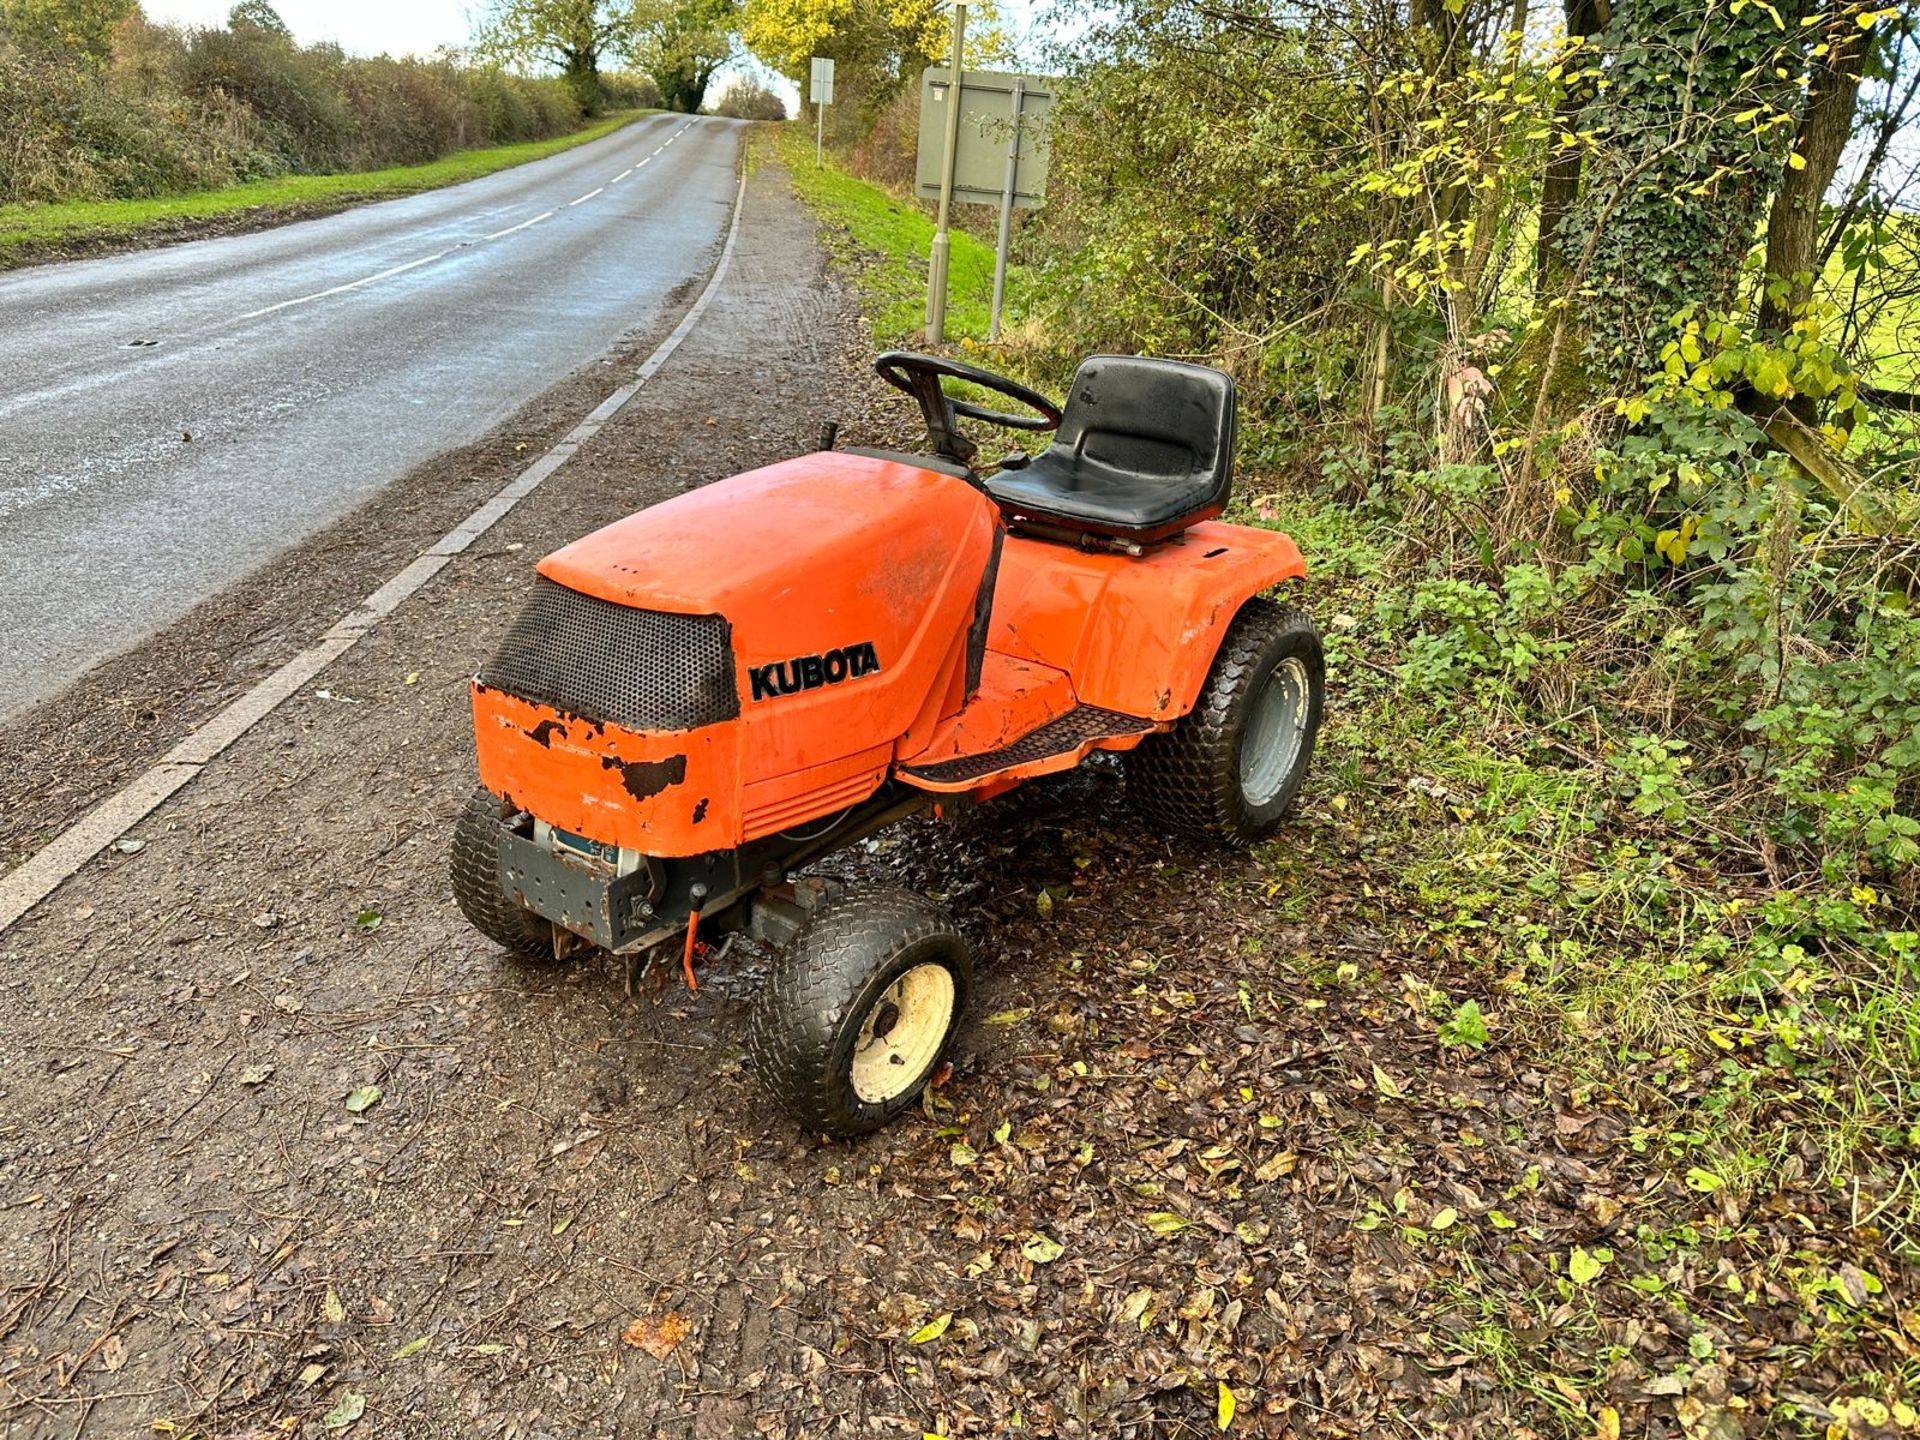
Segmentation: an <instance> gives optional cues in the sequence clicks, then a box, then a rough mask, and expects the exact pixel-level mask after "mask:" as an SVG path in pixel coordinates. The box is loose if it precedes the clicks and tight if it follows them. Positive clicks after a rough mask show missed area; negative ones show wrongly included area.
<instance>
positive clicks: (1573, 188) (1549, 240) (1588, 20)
mask: <svg viewBox="0 0 1920 1440" xmlns="http://www.w3.org/2000/svg"><path fill="white" fill-rule="evenodd" d="M1565 9H1566V17H1567V35H1568V38H1570V39H1581V40H1585V39H1588V38H1590V37H1592V36H1594V35H1597V34H1599V33H1600V28H1601V25H1602V23H1603V21H1602V18H1601V14H1600V7H1599V5H1598V4H1597V3H1596V0H1565ZM1592 98H1593V96H1592V87H1591V86H1590V85H1588V84H1585V83H1582V84H1578V85H1576V84H1573V83H1571V82H1569V83H1568V84H1567V85H1566V86H1565V87H1564V88H1562V90H1561V92H1560V99H1559V101H1558V103H1557V104H1556V105H1555V106H1554V117H1553V118H1554V124H1553V135H1554V138H1555V139H1557V138H1558V137H1559V136H1560V135H1562V134H1571V133H1572V132H1573V130H1574V129H1575V128H1576V127H1577V126H1578V124H1579V121H1580V112H1581V110H1582V109H1584V108H1585V107H1586V104H1587V102H1588V101H1589V100H1590V99H1592ZM1548 145H1549V147H1550V148H1549V149H1548V151H1547V165H1546V171H1545V173H1544V174H1543V176H1542V177H1541V186H1540V235H1539V238H1538V239H1537V240H1535V241H1534V250H1533V275H1534V280H1533V289H1534V297H1535V300H1536V301H1537V303H1539V304H1542V305H1544V304H1546V303H1547V302H1548V301H1550V300H1551V299H1553V297H1554V296H1556V295H1558V294H1559V293H1560V291H1561V288H1562V287H1563V286H1564V285H1565V284H1566V279H1567V256H1566V252H1565V250H1564V249H1563V248H1562V239H1561V235H1560V222H1561V220H1563V219H1564V218H1566V214H1567V212H1568V211H1569V210H1571V209H1572V208H1573V202H1574V199H1575V198H1576V197H1577V196H1578V195H1579V194H1580V157H1581V154H1582V153H1583V152H1582V151H1581V149H1580V147H1579V146H1577V145H1568V146H1566V147H1564V148H1563V147H1561V146H1560V145H1558V144H1555V143H1554V141H1553V140H1549V141H1548Z"/></svg>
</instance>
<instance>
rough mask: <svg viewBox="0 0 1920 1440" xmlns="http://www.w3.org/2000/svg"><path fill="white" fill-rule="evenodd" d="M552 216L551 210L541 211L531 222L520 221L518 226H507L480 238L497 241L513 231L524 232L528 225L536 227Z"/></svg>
mask: <svg viewBox="0 0 1920 1440" xmlns="http://www.w3.org/2000/svg"><path fill="white" fill-rule="evenodd" d="M554 214H555V212H554V211H552V210H543V211H541V212H540V213H539V214H538V215H536V216H534V217H533V218H532V219H531V220H522V221H521V222H520V223H519V224H518V225H509V226H508V227H507V228H506V229H504V230H496V231H494V232H493V233H492V234H491V235H482V236H481V237H480V238H481V239H482V240H498V239H499V238H500V237H501V236H502V235H511V234H513V232H514V231H516V230H524V229H526V228H527V227H528V226H529V225H538V224H539V223H540V222H541V221H542V220H551V219H552V218H553V216H554Z"/></svg>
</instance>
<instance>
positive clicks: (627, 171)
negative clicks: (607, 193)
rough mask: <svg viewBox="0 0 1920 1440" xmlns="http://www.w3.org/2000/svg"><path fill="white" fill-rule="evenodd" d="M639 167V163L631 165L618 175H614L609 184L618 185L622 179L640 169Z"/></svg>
mask: <svg viewBox="0 0 1920 1440" xmlns="http://www.w3.org/2000/svg"><path fill="white" fill-rule="evenodd" d="M639 168H640V167H639V166H638V165H629V166H628V167H627V168H626V169H624V170H622V171H621V172H620V173H619V174H618V175H616V176H614V177H613V179H611V180H609V181H608V182H607V183H608V184H609V185H618V184H619V183H620V182H621V181H622V180H624V179H626V178H627V177H628V176H629V175H631V174H632V173H633V172H634V171H636V170H638V169H639Z"/></svg>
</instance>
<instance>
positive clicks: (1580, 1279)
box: [1567, 1245, 1601, 1285]
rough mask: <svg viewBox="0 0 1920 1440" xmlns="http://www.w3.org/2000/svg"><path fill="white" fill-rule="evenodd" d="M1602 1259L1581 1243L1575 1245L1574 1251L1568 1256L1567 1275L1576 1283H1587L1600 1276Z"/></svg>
mask: <svg viewBox="0 0 1920 1440" xmlns="http://www.w3.org/2000/svg"><path fill="white" fill-rule="evenodd" d="M1600 1270H1601V1265H1600V1261H1599V1259H1598V1258H1596V1257H1595V1256H1594V1255H1592V1254H1590V1253H1588V1251H1587V1250H1586V1249H1585V1248H1584V1247H1582V1246H1579V1245H1576V1246H1574V1247H1573V1253H1572V1254H1571V1255H1569V1256H1568V1257H1567V1277H1568V1278H1569V1279H1571V1280H1572V1281H1573V1283H1574V1284H1576V1285H1585V1284H1588V1283H1589V1282H1590V1281H1593V1280H1596V1279H1598V1278H1599V1275H1600Z"/></svg>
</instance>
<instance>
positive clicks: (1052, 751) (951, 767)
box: [900, 705, 1154, 789]
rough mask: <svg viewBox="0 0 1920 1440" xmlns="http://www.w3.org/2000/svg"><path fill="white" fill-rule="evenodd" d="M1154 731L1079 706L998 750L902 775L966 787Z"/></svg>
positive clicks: (1143, 723) (1134, 719) (1131, 719)
mask: <svg viewBox="0 0 1920 1440" xmlns="http://www.w3.org/2000/svg"><path fill="white" fill-rule="evenodd" d="M1153 728H1154V725H1153V722H1152V721H1151V720H1142V719H1141V718H1140V717H1139V716H1137V715H1122V714H1121V713H1120V712H1119V711H1117V710H1102V709H1101V708H1100V707H1099V706H1098V705H1076V706H1074V708H1073V709H1071V710H1069V711H1067V713H1066V714H1064V715H1062V716H1060V717H1059V718H1058V719H1057V720H1049V721H1048V722H1047V723H1046V724H1045V725H1042V726H1041V727H1040V728H1039V729H1038V730H1035V731H1033V732H1031V733H1030V734H1026V735H1022V736H1021V737H1020V738H1019V739H1018V740H1015V741H1014V742H1013V743H1012V744H1010V745H1003V746H1001V747H1000V748H999V749H998V750H988V751H985V752H984V753H982V754H979V755H962V756H961V757H960V758H959V759H957V760H941V761H937V762H936V763H934V764H932V765H910V766H907V767H905V768H904V769H902V770H901V772H900V775H901V778H902V779H904V780H906V781H907V782H908V783H909V784H912V783H916V782H918V783H922V784H925V785H928V786H934V787H938V788H941V789H947V788H954V787H962V786H965V785H968V784H971V783H972V782H974V781H977V780H984V779H986V778H987V777H988V776H990V775H997V774H999V773H1000V772H1001V771H1003V770H1012V769H1016V768H1018V767H1019V766H1022V765H1031V764H1034V763H1035V762H1036V761H1041V760H1051V759H1055V758H1058V757H1060V756H1071V755H1078V754H1079V752H1080V751H1082V750H1084V749H1086V748H1087V747H1088V746H1090V745H1093V744H1095V743H1097V742H1099V741H1101V740H1118V739H1122V738H1125V737H1128V736H1133V735H1145V734H1146V733H1147V732H1148V731H1150V730H1152V729H1153Z"/></svg>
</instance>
